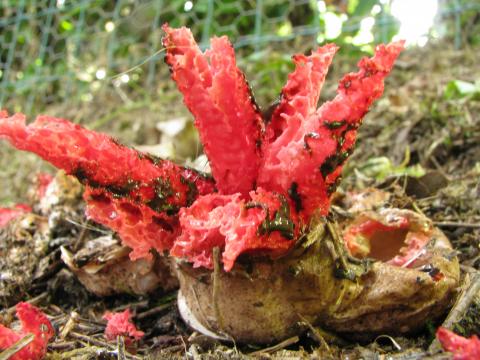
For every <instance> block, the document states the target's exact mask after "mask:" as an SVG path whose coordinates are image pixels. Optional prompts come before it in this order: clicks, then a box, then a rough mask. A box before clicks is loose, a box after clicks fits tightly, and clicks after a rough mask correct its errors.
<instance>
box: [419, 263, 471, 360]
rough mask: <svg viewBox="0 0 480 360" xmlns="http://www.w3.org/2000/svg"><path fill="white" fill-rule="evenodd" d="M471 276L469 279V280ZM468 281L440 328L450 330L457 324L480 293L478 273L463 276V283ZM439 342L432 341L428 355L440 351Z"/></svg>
mask: <svg viewBox="0 0 480 360" xmlns="http://www.w3.org/2000/svg"><path fill="white" fill-rule="evenodd" d="M470 276H471V278H470ZM469 279H470V284H469V285H468V286H467V287H466V288H464V289H463V291H462V293H461V294H460V296H459V297H458V299H457V302H456V303H455V305H454V306H453V308H452V310H450V313H449V314H448V316H447V318H446V319H445V321H444V322H443V324H442V327H444V328H447V329H449V330H452V327H453V325H454V324H455V323H456V322H458V321H459V320H460V319H461V318H462V317H463V315H464V314H465V313H466V312H467V311H468V308H469V307H470V304H471V303H472V301H473V299H474V297H475V296H476V295H477V293H478V292H479V291H480V272H478V271H476V272H474V273H469V274H467V275H466V276H465V281H466V282H467V281H468V280H469ZM440 349H441V347H440V342H439V341H438V340H437V339H434V340H433V341H432V343H431V344H430V346H429V348H428V352H429V353H430V354H434V353H436V352H438V351H440Z"/></svg>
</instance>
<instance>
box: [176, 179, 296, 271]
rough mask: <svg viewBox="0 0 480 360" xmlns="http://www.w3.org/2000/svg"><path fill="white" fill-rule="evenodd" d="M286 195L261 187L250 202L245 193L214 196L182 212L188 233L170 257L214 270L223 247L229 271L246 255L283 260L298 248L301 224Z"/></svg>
mask: <svg viewBox="0 0 480 360" xmlns="http://www.w3.org/2000/svg"><path fill="white" fill-rule="evenodd" d="M290 208H291V207H290V203H289V202H288V200H287V199H285V198H284V197H283V196H282V195H279V194H274V193H270V192H267V191H264V190H263V189H261V188H259V189H257V191H256V192H254V191H252V192H250V201H246V200H244V199H242V198H241V196H240V194H234V195H219V194H209V195H206V196H201V197H199V198H198V199H197V200H196V201H195V202H194V204H193V205H192V206H191V207H189V208H184V209H182V210H180V224H181V227H182V234H181V236H179V237H178V238H177V239H176V240H175V244H174V246H173V248H172V250H171V251H170V254H171V255H173V256H176V257H182V258H186V259H188V260H189V261H190V262H192V263H193V265H194V267H199V266H203V267H206V268H213V249H214V248H215V247H218V248H220V250H221V251H222V261H223V265H224V269H225V271H230V270H231V269H232V267H233V265H234V263H235V261H236V259H237V258H238V256H240V255H241V254H242V253H247V252H248V253H251V254H253V253H255V254H259V253H267V254H269V255H270V256H273V257H275V256H279V255H283V254H284V253H285V252H286V251H287V250H288V249H290V248H291V247H292V246H293V245H294V244H295V239H296V237H297V236H298V233H299V226H298V221H297V219H296V217H295V215H294V212H293V211H290Z"/></svg>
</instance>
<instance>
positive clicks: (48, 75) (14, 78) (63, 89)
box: [0, 0, 480, 114]
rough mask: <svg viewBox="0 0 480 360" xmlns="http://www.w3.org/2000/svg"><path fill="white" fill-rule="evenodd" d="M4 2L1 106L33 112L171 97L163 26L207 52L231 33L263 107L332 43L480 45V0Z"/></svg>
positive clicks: (355, 48) (365, 48) (350, 50)
mask: <svg viewBox="0 0 480 360" xmlns="http://www.w3.org/2000/svg"><path fill="white" fill-rule="evenodd" d="M1 5H2V6H1V9H0V34H1V35H0V106H3V107H7V108H10V109H11V110H15V111H23V112H25V113H27V114H34V113H37V112H39V111H42V110H44V109H45V108H46V107H48V105H50V104H58V103H61V102H65V101H68V102H72V101H77V100H79V101H82V102H85V103H88V102H91V101H93V99H94V97H95V96H96V94H97V93H99V92H100V91H101V90H102V88H104V87H117V88H120V90H118V92H119V93H123V95H119V96H126V97H127V96H128V95H129V94H130V93H135V98H136V99H138V98H143V99H144V100H145V97H147V98H148V99H151V97H152V96H155V95H158V94H163V93H164V91H165V90H167V89H168V87H169V86H171V85H172V84H171V83H169V82H168V81H165V80H166V77H165V76H164V74H166V73H167V69H166V66H165V65H164V64H163V62H161V61H159V60H161V59H162V58H163V52H162V50H161V48H162V46H161V37H162V31H161V28H160V26H161V24H163V23H165V22H168V23H169V24H170V25H171V26H174V27H177V26H188V27H190V28H191V29H192V31H193V33H194V35H195V37H196V38H197V39H198V41H199V42H201V46H202V47H207V46H208V41H209V38H210V36H212V35H228V36H229V37H230V39H231V40H232V42H233V43H234V45H235V47H236V48H237V51H238V53H239V54H238V58H239V62H240V66H242V67H243V68H244V70H245V71H246V72H247V74H248V77H249V78H250V79H251V81H252V85H253V87H254V89H255V92H256V95H257V96H259V97H260V103H262V102H263V101H268V100H272V98H273V97H274V96H275V94H276V93H277V92H278V90H279V89H280V87H281V84H282V83H283V81H284V79H285V74H286V73H287V72H288V71H289V70H290V67H291V61H290V56H291V54H292V52H293V51H306V50H308V49H309V48H312V47H314V46H316V45H318V44H322V43H324V42H327V41H334V42H336V43H337V44H339V45H341V46H342V47H343V48H344V51H343V52H344V53H346V54H349V55H350V56H352V57H353V58H358V53H359V52H367V53H368V52H371V51H372V49H373V45H374V44H377V43H380V42H388V41H390V40H391V39H392V38H394V37H403V38H407V40H408V41H409V43H410V44H414V45H419V46H424V45H425V44H426V43H427V41H428V40H429V39H432V38H434V39H439V38H445V37H450V38H451V39H452V41H453V42H454V43H455V46H456V47H461V46H463V45H465V43H466V42H467V43H470V44H472V43H478V42H479V41H480V31H479V30H480V28H479V21H480V20H479V19H478V12H479V10H480V2H479V1H466V0H420V1H410V0H337V1H335V0H330V1H328V0H327V1H317V0H256V1H255V0H170V1H166V0H76V1H70V0H37V1H34V0H2V1H1ZM475 14H476V15H475ZM473 15H475V16H473ZM469 27H470V28H469ZM165 87H167V89H166V88H165ZM126 101H127V102H128V100H126ZM130 105H131V104H130Z"/></svg>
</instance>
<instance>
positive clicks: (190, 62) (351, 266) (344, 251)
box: [0, 25, 459, 343]
mask: <svg viewBox="0 0 480 360" xmlns="http://www.w3.org/2000/svg"><path fill="white" fill-rule="evenodd" d="M163 30H164V31H165V33H166V36H165V38H164V40H163V44H164V45H165V47H166V56H165V60H166V62H167V64H168V65H169V66H170V69H171V72H172V78H173V80H175V81H176V82H177V85H178V88H179V90H180V92H181V93H182V94H183V96H184V101H185V104H186V105H187V107H188V108H189V109H190V111H191V112H192V114H193V115H194V117H195V125H196V126H197V128H198V130H199V132H200V138H201V140H202V143H203V145H204V149H205V153H206V155H207V156H208V158H209V161H210V166H211V168H212V173H213V179H212V178H210V177H207V176H205V175H203V174H201V173H198V172H195V171H193V170H190V169H186V168H183V167H180V166H178V165H175V164H173V163H172V162H169V161H165V160H160V159H156V158H152V157H150V156H148V155H146V154H143V153H139V152H137V151H135V150H132V149H130V148H127V147H125V146H122V145H120V144H118V143H117V142H115V141H114V140H112V139H111V138H109V137H108V136H105V135H102V134H98V133H95V132H93V131H89V130H87V129H85V128H83V127H81V126H79V125H75V124H72V123H70V122H68V121H66V120H63V119H56V118H51V117H46V116H40V117H39V118H37V120H36V121H35V122H34V123H33V124H31V125H28V126H27V125H25V119H24V116H23V115H14V116H12V117H10V118H9V117H8V116H7V115H6V114H5V113H4V114H3V116H0V137H3V138H6V139H7V140H9V141H10V142H11V143H12V145H13V146H15V147H17V148H19V149H21V150H27V151H32V152H35V153H36V154H38V155H40V156H41V157H43V158H44V159H46V160H48V161H49V162H51V163H52V164H53V165H55V166H57V167H59V168H61V169H64V170H65V171H66V172H67V173H69V174H72V175H75V176H76V177H77V178H79V179H80V180H81V181H82V183H83V184H85V185H86V192H85V196H84V197H85V200H86V202H87V214H88V216H89V217H90V218H92V219H93V220H95V221H97V222H99V223H102V224H104V225H106V226H108V227H110V228H112V229H113V230H115V231H117V232H118V234H119V235H120V237H121V239H122V240H123V242H124V244H126V245H128V246H130V247H131V248H132V249H133V251H132V253H131V257H132V259H138V258H141V257H146V258H150V257H151V254H150V251H151V249H155V250H157V251H159V252H162V251H164V250H170V255H172V256H174V257H176V258H178V259H177V261H176V262H175V266H176V268H177V274H178V277H179V281H180V287H181V291H180V293H179V308H180V312H181V314H182V316H183V317H184V319H185V320H186V321H187V322H188V323H189V324H191V325H192V326H193V327H195V328H197V329H199V330H200V331H203V332H205V333H208V334H209V335H212V334H213V335H214V336H215V333H216V334H217V336H220V337H227V338H234V339H235V340H237V341H240V342H251V343H271V342H274V341H278V340H282V339H284V338H286V337H287V336H291V335H293V334H295V333H298V331H300V330H301V328H302V326H301V323H302V322H304V321H307V322H309V323H311V324H319V325H323V326H326V327H328V328H331V329H333V330H337V331H340V332H347V333H355V332H363V333H364V334H366V335H373V334H376V333H379V332H391V333H394V332H399V333H405V332H408V331H411V330H414V329H416V328H418V327H419V326H421V325H422V322H423V321H424V320H426V319H427V318H428V317H431V316H437V315H439V314H441V312H442V311H443V310H444V309H445V307H446V306H448V304H449V303H450V301H451V298H452V295H453V294H454V289H455V287H456V284H457V282H458V276H459V269H458V262H457V260H456V258H455V256H454V255H452V254H451V252H450V244H449V242H448V240H447V239H446V238H445V236H444V235H443V234H442V233H441V232H440V231H439V230H438V229H436V228H435V227H433V226H432V224H431V222H430V221H429V220H428V219H426V218H425V217H423V216H420V215H418V214H413V213H411V212H402V215H401V216H400V217H399V218H398V219H396V220H395V221H393V222H390V218H391V216H392V214H391V213H390V215H386V217H382V215H379V213H377V212H376V211H375V210H372V209H371V210H370V213H369V214H368V216H366V217H365V216H364V217H363V218H360V217H358V214H353V215H354V220H347V221H345V222H344V223H343V225H342V224H340V226H336V225H335V223H333V222H331V221H327V220H326V215H327V214H328V213H329V209H330V202H331V198H332V196H331V195H332V194H333V193H334V191H335V189H336V186H337V185H338V183H339V181H340V175H341V172H342V166H343V165H344V163H345V161H346V160H347V158H348V157H349V156H350V155H351V153H352V151H353V147H354V145H355V139H356V134H357V129H358V127H359V126H360V124H361V123H362V119H363V116H364V115H365V114H366V113H367V112H368V110H369V108H370V106H371V105H372V103H373V102H374V101H375V100H376V99H377V98H379V97H380V96H381V95H382V92H383V86H384V79H385V77H386V76H387V75H388V74H389V72H390V71H391V69H392V67H393V65H394V62H395V60H396V58H397V56H398V55H399V53H400V51H401V50H402V49H403V42H401V41H399V42H393V43H391V44H388V45H379V46H377V48H376V50H375V54H374V56H373V57H371V58H363V59H362V60H361V61H360V62H359V63H358V67H359V70H358V71H357V72H355V73H350V74H347V75H346V76H345V77H344V78H343V79H342V80H341V81H340V84H339V87H338V90H337V95H336V96H335V98H334V99H333V100H331V101H328V102H326V103H324V104H323V105H321V106H320V107H319V108H318V109H317V102H318V99H319V96H320V90H321V88H322V85H323V82H324V80H325V76H326V74H327V70H328V67H329V65H330V63H331V62H332V59H333V56H334V54H335V53H336V51H337V47H336V46H335V45H332V44H330V45H325V46H323V47H320V48H319V49H317V50H315V51H313V52H312V53H311V54H310V55H295V56H294V58H293V61H294V63H295V71H294V72H293V73H292V74H291V75H290V76H289V78H288V81H287V84H286V85H285V87H284V88H283V90H282V94H281V96H280V100H279V102H278V104H277V105H276V107H275V108H274V109H273V111H272V112H271V114H270V115H266V114H263V116H262V114H261V113H260V110H259V107H258V106H257V105H256V103H255V100H254V99H253V95H252V93H251V91H250V89H249V87H248V84H247V82H246V80H245V77H244V75H243V73H242V72H241V71H240V70H239V69H238V67H237V66H236V61H235V55H234V51H233V47H232V45H231V44H230V42H229V41H228V39H227V38H226V37H220V38H217V37H214V38H213V39H212V40H211V47H210V49H208V50H206V51H204V52H203V51H201V50H200V48H199V47H198V45H197V44H196V42H195V40H194V38H193V35H192V33H191V32H190V30H188V29H186V28H179V29H174V28H171V27H169V26H168V25H164V26H163ZM263 118H265V119H263ZM217 191H218V192H217ZM360 208H361V206H360ZM399 211H400V210H399ZM397 215H398V214H397ZM360 216H361V215H360ZM417 225H419V226H420V227H421V228H419V227H418V226H417ZM422 226H423V227H422ZM408 234H410V235H408ZM392 236H393V237H396V238H398V239H397V240H398V241H396V240H395V239H394V240H395V241H396V242H398V243H399V244H400V246H399V247H398V251H393V252H390V253H388V254H383V255H382V254H379V252H378V251H377V250H375V247H382V246H384V245H382V243H385V245H386V246H389V244H390V240H388V241H387V240H385V239H387V238H390V237H392ZM392 241H393V240H392ZM395 241H393V242H395ZM402 244H403V245H404V246H403V245H402ZM362 257H363V258H364V259H361V258H362ZM371 257H375V258H374V259H371ZM222 264H223V270H222ZM211 269H214V271H213V272H212V271H211ZM429 269H430V270H431V269H437V270H438V272H436V273H435V274H434V273H433V272H435V271H433V272H432V271H430V270H429ZM439 273H440V274H442V276H436V275H438V274H439ZM212 275H213V276H212ZM406 304H409V305H406Z"/></svg>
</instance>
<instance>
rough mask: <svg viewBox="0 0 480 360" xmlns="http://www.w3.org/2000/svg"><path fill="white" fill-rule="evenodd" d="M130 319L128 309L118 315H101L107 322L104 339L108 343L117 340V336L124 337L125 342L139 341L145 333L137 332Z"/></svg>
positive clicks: (108, 313) (107, 313)
mask: <svg viewBox="0 0 480 360" xmlns="http://www.w3.org/2000/svg"><path fill="white" fill-rule="evenodd" d="M131 318H132V315H131V314H130V310H129V309H126V310H125V311H123V312H120V313H111V312H106V313H105V315H103V319H105V320H107V321H108V323H107V326H106V328H105V338H106V339H107V340H108V341H113V340H116V339H117V336H125V337H126V338H127V339H126V340H129V341H128V342H131V341H132V339H135V340H140V339H141V338H142V337H143V335H145V333H144V332H143V331H139V330H137V328H136V327H135V325H134V324H133V323H132V321H131Z"/></svg>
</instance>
